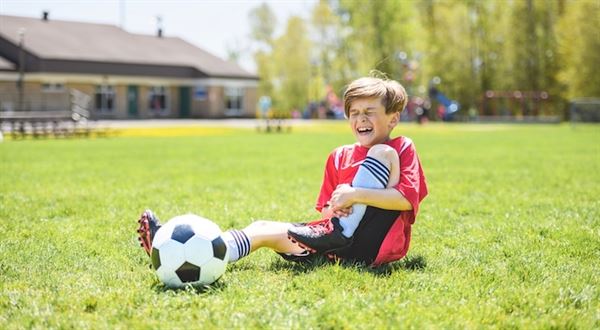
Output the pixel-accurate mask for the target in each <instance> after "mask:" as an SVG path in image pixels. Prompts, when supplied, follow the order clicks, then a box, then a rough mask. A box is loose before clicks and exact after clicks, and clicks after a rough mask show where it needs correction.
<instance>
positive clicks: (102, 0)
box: [0, 0, 316, 70]
mask: <svg viewBox="0 0 600 330" xmlns="http://www.w3.org/2000/svg"><path fill="white" fill-rule="evenodd" d="M263 2H266V3H268V4H269V6H270V7H271V9H272V10H273V12H274V13H275V15H276V16H277V20H278V33H281V32H282V31H283V29H284V28H285V23H286V21H287V19H288V18H289V17H290V16H291V15H298V16H301V17H305V18H307V17H308V16H309V14H310V9H311V8H312V7H313V5H314V4H315V2H316V0H279V1H276V0H220V1H219V0H172V1H167V0H54V1H49V0H0V15H16V16H28V17H41V15H42V12H43V11H49V13H50V19H59V20H69V21H81V22H94V23H106V24H112V25H117V26H122V27H123V28H124V29H125V30H127V31H129V32H134V33H142V34H155V33H156V28H157V19H156V17H157V16H161V19H162V27H163V30H164V33H165V35H167V36H177V37H180V38H183V39H185V40H187V41H188V42H190V43H192V44H194V45H196V46H199V47H201V48H203V49H205V50H207V51H209V52H211V53H213V54H215V55H217V56H220V57H222V58H225V57H226V56H227V48H228V47H229V48H238V49H240V48H241V49H247V48H248V46H249V42H248V35H249V33H250V23H249V20H248V12H249V11H250V10H251V9H252V8H255V7H257V6H259V5H260V4H261V3H263ZM0 24H2V21H1V19H0ZM240 62H241V63H240V64H241V65H242V66H243V67H245V68H246V69H248V70H254V65H253V63H252V58H251V56H250V54H249V52H247V55H246V56H243V57H242V58H241V60H240Z"/></svg>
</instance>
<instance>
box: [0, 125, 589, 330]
mask: <svg viewBox="0 0 600 330" xmlns="http://www.w3.org/2000/svg"><path fill="white" fill-rule="evenodd" d="M173 131H176V130H173ZM197 131H198V132H199V131H202V129H196V130H188V131H186V132H187V133H186V134H179V136H174V137H168V136H164V135H168V134H165V130H164V129H163V130H162V131H161V132H157V136H155V137H151V136H145V135H151V133H152V131H148V132H146V133H144V132H134V134H127V132H122V133H123V134H121V135H120V136H117V137H111V138H102V139H89V140H41V141H31V140H26V141H11V140H10V139H8V140H5V141H4V142H3V143H1V144H0V329H22V328H75V329H80V328H90V329H98V328H110V329H113V328H163V329H171V328H177V329H183V328H190V327H191V328H222V329H229V328H279V329H287V328H295V329H308V328H315V329H316V328H335V329H337V328H363V329H386V328H390V329H397V328H400V329H405V328H458V329H462V328H482V327H494V328H495V327H499V328H527V329H529V328H578V329H591V328H596V329H597V328H600V126H584V125H582V126H577V127H576V128H574V129H573V128H572V127H570V126H568V125H557V126H542V125H540V126H525V125H518V126H508V125H446V126H443V125H429V126H425V127H418V126H413V125H401V126H399V127H398V128H396V130H395V131H394V135H399V134H402V135H407V136H410V137H411V138H412V139H413V140H414V141H415V143H416V145H417V149H418V151H419V154H420V158H421V161H422V163H423V166H424V169H425V173H426V176H427V180H428V183H429V188H430V195H429V196H428V197H427V198H426V199H425V200H424V202H423V204H422V206H421V207H422V208H421V213H420V215H419V218H418V219H417V222H416V223H415V225H414V226H413V240H412V246H411V249H410V251H409V253H408V256H407V257H406V258H405V259H404V260H403V261H400V262H397V263H394V264H391V265H389V266H387V267H383V268H380V269H377V270H371V269H368V268H362V267H357V266H349V265H340V264H328V263H325V262H323V263H318V264H316V265H313V266H307V267H302V266H296V265H293V264H290V263H287V262H284V261H282V260H280V259H279V257H278V256H276V255H275V254H274V253H272V252H271V251H266V250H260V251H258V252H257V253H255V254H253V255H251V256H249V257H248V258H246V259H244V260H242V261H240V262H238V263H236V264H234V265H230V267H229V268H228V270H227V272H226V274H225V275H224V276H223V278H222V279H221V280H220V281H219V282H218V284H217V285H215V286H213V287H211V288H210V289H208V290H203V291H202V290H194V289H186V290H177V291H173V290H167V289H165V288H164V287H163V286H162V285H161V284H160V283H159V282H158V280H157V279H156V277H155V276H154V273H153V271H152V270H151V269H149V266H148V265H149V260H148V259H147V257H146V256H145V254H144V253H143V252H142V250H141V249H140V248H139V247H138V244H137V241H136V237H135V232H134V231H135V228H136V225H137V224H136V219H137V217H138V215H139V213H140V212H141V211H142V210H143V209H144V208H147V207H150V208H152V209H153V210H154V211H155V212H156V213H157V214H158V215H159V216H160V217H161V218H162V219H163V220H164V219H168V218H170V217H173V216H175V215H179V214H183V213H187V212H192V213H196V214H200V215H203V216H205V217H208V218H210V219H213V220H214V221H215V222H217V223H218V224H219V225H220V226H221V228H223V229H227V228H230V227H242V226H244V225H246V224H248V223H249V222H250V221H252V220H256V219H278V220H287V221H301V220H307V219H313V218H315V217H317V213H316V211H314V209H313V208H312V206H313V205H314V202H315V199H316V195H317V193H318V190H319V187H320V182H321V176H322V173H323V172H322V171H323V165H324V162H325V159H326V156H327V154H328V152H330V151H331V150H332V149H333V148H334V147H335V146H337V145H340V144H345V143H351V142H352V141H353V140H352V136H351V135H350V134H349V133H348V132H347V129H346V125H345V124H344V123H331V124H326V125H320V126H306V127H305V126H303V127H299V128H297V129H294V130H293V131H292V132H291V133H286V134H262V133H257V132H256V131H254V130H243V129H224V130H222V131H220V130H218V129H214V128H211V129H210V130H209V131H210V132H208V133H207V134H197V133H198V132H197ZM188 133H189V134H188Z"/></svg>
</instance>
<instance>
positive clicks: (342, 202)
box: [329, 184, 413, 211]
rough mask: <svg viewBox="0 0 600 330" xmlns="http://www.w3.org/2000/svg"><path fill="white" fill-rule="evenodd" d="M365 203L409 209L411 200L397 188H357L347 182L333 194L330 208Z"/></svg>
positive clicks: (337, 208)
mask: <svg viewBox="0 0 600 330" xmlns="http://www.w3.org/2000/svg"><path fill="white" fill-rule="evenodd" d="M356 203H359V204H365V205H369V206H374V207H378V208H380V209H385V210H398V211H409V210H412V209H413V207H412V205H411V204H410V202H409V201H408V200H407V199H406V198H405V197H404V195H402V193H400V192H399V191H398V190H397V189H395V188H385V189H367V188H355V187H352V186H350V185H347V184H343V185H339V186H338V187H337V189H336V190H335V191H334V192H333V194H332V195H331V200H330V201H329V209H331V211H336V210H342V209H346V208H348V207H351V206H352V205H353V204H356Z"/></svg>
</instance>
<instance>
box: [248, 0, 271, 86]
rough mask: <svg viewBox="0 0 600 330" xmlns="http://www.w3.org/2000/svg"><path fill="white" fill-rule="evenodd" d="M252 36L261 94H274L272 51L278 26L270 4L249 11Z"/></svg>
mask: <svg viewBox="0 0 600 330" xmlns="http://www.w3.org/2000/svg"><path fill="white" fill-rule="evenodd" d="M249 18H250V26H251V32H250V36H251V38H252V40H253V41H254V43H255V45H256V48H257V49H256V51H255V52H254V61H255V62H256V71H257V74H258V76H259V77H260V81H259V84H258V93H259V95H272V94H273V67H272V60H271V53H272V51H273V38H274V37H273V34H274V32H275V28H276V26H277V17H276V16H275V14H274V13H273V11H272V10H271V8H270V7H269V5H268V4H266V3H263V4H262V5H260V6H258V7H256V8H254V9H252V10H251V11H250V13H249Z"/></svg>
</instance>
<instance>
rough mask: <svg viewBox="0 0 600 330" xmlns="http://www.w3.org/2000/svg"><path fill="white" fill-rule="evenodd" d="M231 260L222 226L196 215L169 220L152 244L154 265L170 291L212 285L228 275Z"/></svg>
mask: <svg viewBox="0 0 600 330" xmlns="http://www.w3.org/2000/svg"><path fill="white" fill-rule="evenodd" d="M228 260H229V251H228V250H227V244H225V242H224V241H223V239H222V238H221V229H220V228H219V226H217V225H216V224H215V223H214V222H212V221H210V220H208V219H205V218H202V217H200V216H197V215H194V214H186V215H180V216H176V217H174V218H173V219H171V220H169V221H168V222H167V223H165V224H164V225H163V226H162V227H161V228H160V229H159V230H158V231H157V232H156V235H155V236H154V239H153V241H152V265H153V266H154V269H155V270H156V274H157V275H158V278H159V279H160V280H161V282H163V283H164V284H165V285H166V286H167V287H170V288H180V287H183V286H185V285H188V284H189V285H194V286H195V285H209V284H211V283H213V282H215V281H216V280H218V279H219V278H220V277H221V276H222V275H223V273H225V269H226V268H227V262H228Z"/></svg>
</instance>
